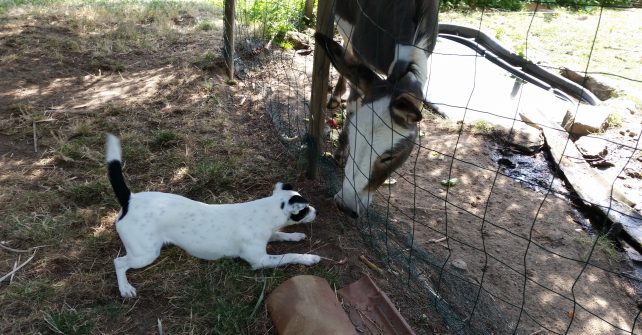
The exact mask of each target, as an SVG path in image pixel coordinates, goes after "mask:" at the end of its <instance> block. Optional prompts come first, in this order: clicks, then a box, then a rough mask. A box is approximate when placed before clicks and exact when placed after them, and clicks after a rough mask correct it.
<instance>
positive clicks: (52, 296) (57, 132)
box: [0, 4, 445, 334]
mask: <svg viewBox="0 0 642 335" xmlns="http://www.w3.org/2000/svg"><path fill="white" fill-rule="evenodd" d="M174 5H175V4H174ZM174 5H171V6H170V7H169V9H168V10H167V11H166V12H164V11H162V10H157V9H155V8H153V7H149V8H147V7H144V6H143V8H142V9H140V8H139V7H138V5H137V4H133V5H132V6H134V7H133V8H130V11H123V12H121V13H120V14H122V16H121V17H119V18H118V19H120V21H118V20H117V19H116V18H115V17H112V16H107V19H105V17H104V16H100V18H101V19H98V20H97V21H92V20H95V19H96V17H95V16H94V14H95V15H98V14H101V13H102V14H104V12H105V9H104V8H102V7H100V6H98V7H95V8H94V7H91V6H90V7H83V6H79V7H73V8H67V10H68V12H65V10H64V8H63V10H60V11H58V10H56V9H55V8H52V9H49V11H48V12H47V14H43V13H41V12H39V10H38V9H37V8H36V9H29V8H26V9H25V8H12V9H11V10H10V11H7V12H6V13H4V14H3V16H2V17H0V34H1V37H2V38H1V39H0V60H1V61H0V77H1V79H0V242H2V243H3V245H7V246H11V247H12V248H16V249H25V250H29V252H27V253H16V252H11V251H7V250H4V249H2V250H0V254H1V255H2V256H1V257H0V273H2V274H5V273H8V272H10V271H11V270H12V269H13V267H14V264H15V263H17V264H20V263H22V262H24V261H25V260H26V259H28V257H30V256H31V255H33V252H34V251H33V250H32V249H30V248H32V247H36V246H42V247H41V248H39V249H37V251H35V256H34V257H33V259H32V260H31V261H30V262H29V263H27V264H26V265H25V266H24V267H23V268H22V269H20V270H19V271H17V272H16V273H15V276H14V277H13V278H12V280H11V281H10V282H9V281H3V282H2V283H0V304H2V306H3V313H2V315H1V316H0V333H3V334H4V333H6V334H9V333H12V334H13V333H46V332H58V331H60V332H64V333H75V334H94V333H105V334H123V333H132V334H133V333H136V334H140V333H157V332H158V323H159V322H160V323H161V324H162V327H163V330H164V331H165V332H166V333H205V332H219V333H237V334H238V333H247V334H257V333H273V332H274V330H273V329H272V326H271V322H270V319H269V315H268V314H267V311H266V309H265V308H264V306H263V302H262V301H261V300H260V297H261V296H264V295H267V294H269V292H270V291H271V290H272V289H273V288H274V287H276V286H277V285H278V284H279V283H281V282H282V281H284V280H286V279H288V278H289V277H291V276H294V275H297V274H315V275H318V276H321V277H324V278H326V279H327V280H328V281H329V282H330V284H331V285H332V286H333V287H337V288H338V287H341V286H343V285H344V284H347V283H350V282H352V281H354V280H356V279H358V278H360V277H361V276H362V275H363V274H364V273H370V270H369V269H368V268H367V267H366V266H365V265H363V264H362V263H361V262H360V261H359V260H358V256H359V255H361V254H368V251H367V249H366V248H365V247H364V246H363V245H362V244H361V243H360V241H361V239H360V237H359V235H358V233H357V232H356V230H355V229H354V226H353V225H352V224H351V223H350V222H346V220H345V218H344V217H343V216H342V215H340V214H339V213H338V212H337V210H336V208H335V206H334V203H333V201H332V200H331V199H330V198H329V197H328V196H327V195H326V194H325V193H324V192H321V191H320V190H322V189H323V187H322V186H321V185H320V184H319V183H317V182H312V181H307V180H305V179H304V178H303V177H302V176H301V174H300V170H299V169H297V166H298V165H297V163H296V162H297V161H299V160H300V157H299V156H297V155H296V154H293V153H292V152H291V151H289V150H288V149H287V148H286V147H285V146H284V145H283V143H282V142H281V141H280V140H279V135H280V134H281V131H280V130H275V128H274V126H273V124H272V122H270V118H269V117H268V116H267V115H266V111H265V108H264V107H263V102H262V100H261V99H257V98H256V94H255V92H254V91H252V90H251V89H250V87H251V86H250V85H249V83H248V84H247V85H245V84H243V83H242V81H241V84H240V85H232V86H230V85H228V84H227V80H226V79H225V78H224V77H223V70H222V68H221V67H220V65H219V64H221V61H220V59H219V56H218V55H219V50H218V49H219V47H220V46H221V45H222V43H220V40H221V37H220V30H218V28H217V27H220V26H221V25H222V23H221V19H220V16H219V13H220V11H219V10H218V9H214V10H211V11H209V10H204V9H203V8H201V7H198V8H174V7H173V6H174ZM168 6H169V5H168ZM107 12H108V13H111V12H109V11H107ZM136 13H138V14H140V15H139V17H137V18H136V20H133V21H132V20H131V17H130V16H131V15H134V14H136ZM163 13H165V14H163ZM167 13H169V14H167ZM111 14H113V13H111ZM164 15H165V16H164ZM98 16H99V15H98ZM203 20H207V21H208V22H212V26H213V27H214V28H213V30H212V29H209V28H208V29H200V28H199V27H201V25H199V22H201V21H203ZM88 22H94V23H93V24H95V25H89V23H88ZM280 69H281V71H283V70H282V69H283V65H281V66H280ZM34 124H35V128H34ZM34 129H35V130H34ZM34 131H35V136H36V139H35V141H36V142H37V152H35V151H34ZM105 132H113V133H116V134H119V135H120V136H121V137H122V142H123V156H124V162H125V175H126V178H127V181H128V183H129V185H130V188H131V189H132V190H134V191H145V190H155V191H165V192H173V193H178V194H182V195H185V196H188V197H190V198H193V199H196V200H200V201H204V202H210V203H226V202H240V201H247V200H250V199H254V198H257V197H262V196H266V195H268V194H269V193H270V192H271V189H272V187H273V185H274V183H275V182H277V181H287V182H290V183H292V184H294V185H296V187H297V189H299V190H300V191H301V193H302V194H303V195H304V196H306V197H308V198H309V199H310V200H311V202H312V203H313V205H314V206H315V207H316V208H317V209H318V210H319V217H318V219H317V221H316V222H314V223H313V224H312V225H309V226H300V227H293V228H292V229H293V230H296V231H302V232H305V233H306V234H307V235H308V236H309V239H308V240H306V241H305V242H302V243H295V244H292V243H276V244H273V245H270V246H269V250H268V252H270V253H283V252H289V251H293V252H294V251H296V252H311V253H316V254H319V255H322V256H323V257H326V258H327V259H325V260H323V261H322V263H321V264H320V265H318V266H315V267H310V268H308V267H302V266H290V267H287V268H282V269H275V270H263V271H252V270H251V269H250V267H249V266H248V265H247V264H245V263H244V262H242V261H240V260H220V261H215V262H205V261H201V260H198V259H196V258H193V257H191V256H189V255H187V254H185V253H184V252H183V251H182V250H180V249H178V248H175V247H168V248H165V249H163V251H162V253H161V256H160V257H159V259H158V260H157V261H156V262H155V263H154V264H152V265H151V266H149V267H147V268H145V269H141V270H134V271H131V273H130V280H131V282H132V283H133V284H134V285H135V286H136V287H137V289H138V292H139V295H140V297H139V298H137V299H135V300H123V299H121V298H120V296H119V294H118V290H117V285H116V278H115V273H114V269H113V263H112V260H113V258H114V257H116V256H117V255H119V254H122V252H123V250H122V246H121V243H120V241H119V238H118V236H117V234H116V231H115V229H114V227H113V222H114V220H115V218H116V214H117V211H118V208H117V203H116V201H115V199H114V197H113V194H112V192H111V190H110V186H109V184H108V182H107V179H106V176H105V172H104V166H103V165H104V164H103V159H104V158H103V146H104V133H105ZM344 258H346V259H347V261H346V262H345V263H343V262H342V263H341V264H337V263H335V261H336V260H341V259H344ZM375 278H376V280H377V282H378V284H379V285H380V286H381V287H382V288H384V289H385V290H386V291H387V292H389V293H390V297H391V299H392V300H393V301H394V302H396V303H397V305H398V306H399V308H400V309H401V310H402V313H404V315H405V316H406V317H408V318H409V319H410V322H411V323H412V324H413V326H414V327H415V328H416V329H417V330H418V332H419V333H431V332H432V331H433V329H436V330H437V331H438V332H440V333H443V332H444V329H445V328H444V326H443V324H441V322H440V319H439V316H438V315H437V314H436V313H435V312H434V311H433V310H431V308H430V307H429V306H424V305H419V306H418V305H416V304H413V303H412V302H411V301H412V300H410V298H408V295H409V293H407V292H405V291H404V290H403V289H401V288H400V286H399V285H398V283H397V281H396V279H395V278H394V276H392V275H389V274H383V275H380V276H377V275H375ZM262 294H264V295H262ZM413 320H414V321H413ZM426 320H430V327H428V326H427V325H426V324H425V322H426ZM417 321H421V323H417Z"/></svg>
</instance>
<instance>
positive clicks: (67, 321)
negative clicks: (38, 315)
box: [44, 308, 95, 335]
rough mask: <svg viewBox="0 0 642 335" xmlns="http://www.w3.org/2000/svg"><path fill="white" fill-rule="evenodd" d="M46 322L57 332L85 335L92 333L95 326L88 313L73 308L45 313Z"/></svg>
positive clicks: (66, 334)
mask: <svg viewBox="0 0 642 335" xmlns="http://www.w3.org/2000/svg"><path fill="white" fill-rule="evenodd" d="M44 319H45V322H47V326H48V327H49V329H50V330H51V331H52V332H54V333H56V334H65V335H84V334H92V331H93V329H94V327H95V325H94V322H93V320H91V319H89V317H88V315H86V313H81V312H78V311H77V310H76V309H73V308H65V309H63V310H60V311H52V312H50V313H45V316H44Z"/></svg>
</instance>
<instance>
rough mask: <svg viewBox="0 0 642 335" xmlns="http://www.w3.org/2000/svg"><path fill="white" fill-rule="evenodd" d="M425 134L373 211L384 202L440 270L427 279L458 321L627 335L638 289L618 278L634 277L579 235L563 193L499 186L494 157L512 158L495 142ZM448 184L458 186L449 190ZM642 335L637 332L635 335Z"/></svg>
mask: <svg viewBox="0 0 642 335" xmlns="http://www.w3.org/2000/svg"><path fill="white" fill-rule="evenodd" d="M423 129H424V131H425V132H426V133H427V135H426V136H425V137H424V138H423V139H422V144H423V145H425V149H422V150H420V151H419V154H418V155H417V153H416V152H415V153H413V155H412V156H411V157H410V159H409V160H408V162H410V164H406V165H404V167H403V168H402V169H401V170H400V171H399V175H398V176H397V177H396V179H397V180H398V183H397V184H395V185H394V186H391V187H390V188H389V189H386V188H384V189H383V190H382V192H380V194H379V201H378V203H379V204H381V205H380V206H382V207H385V206H386V204H385V203H384V201H387V200H388V199H389V200H390V204H391V206H389V207H390V209H389V211H390V217H391V218H392V222H393V224H395V225H398V229H399V230H400V231H402V232H406V233H407V234H410V233H411V232H414V247H415V248H418V249H423V250H425V251H426V252H427V253H428V254H429V255H430V256H431V257H432V259H431V260H432V261H434V262H435V263H436V266H433V267H430V266H426V265H428V264H429V263H428V262H426V263H424V264H425V265H424V268H425V273H424V274H423V275H424V276H427V277H428V278H429V279H428V280H429V281H430V283H432V284H433V285H434V286H435V287H439V288H440V289H439V290H438V292H439V294H441V295H442V296H443V297H444V299H446V300H447V301H449V302H450V303H451V304H453V305H454V306H458V307H456V308H455V309H456V310H457V309H458V310H457V312H459V313H461V315H463V316H466V317H470V315H471V312H472V311H473V310H474V311H475V312H474V314H473V315H472V317H470V318H471V322H472V323H473V325H475V324H476V325H477V326H478V327H481V328H479V329H486V330H487V331H489V332H496V333H500V334H503V333H508V332H512V331H513V330H514V329H515V327H517V328H516V329H517V332H518V333H520V334H531V333H533V332H537V331H542V332H543V333H548V332H550V333H564V332H565V331H567V329H568V333H570V334H619V333H622V334H624V333H629V332H631V331H632V328H633V322H634V321H635V319H636V316H637V314H638V312H639V308H638V305H637V304H638V303H639V295H638V294H639V292H636V290H635V285H636V284H638V285H639V280H637V281H636V280H631V279H629V278H626V277H622V276H621V274H627V273H631V268H630V267H629V261H628V258H627V257H626V255H625V254H622V253H620V252H618V251H617V250H616V248H615V246H614V245H612V244H610V243H609V242H607V240H602V239H598V240H597V242H595V241H596V239H595V238H594V237H591V236H590V235H588V234H587V232H586V231H585V230H584V229H582V226H583V225H584V226H585V224H586V222H585V220H586V219H585V217H584V216H583V215H582V214H581V213H580V212H578V209H577V208H575V207H574V206H573V204H572V203H571V202H570V201H569V195H568V192H564V191H562V192H560V194H555V193H553V194H547V192H546V190H547V189H548V187H542V186H548V185H537V184H528V183H525V182H520V181H518V180H516V179H514V178H511V177H508V176H505V175H508V173H507V167H505V166H502V165H500V164H498V163H497V158H496V157H497V156H498V153H500V152H501V153H503V154H499V156H500V157H501V156H503V157H511V155H512V154H511V153H510V150H507V149H509V148H507V147H505V146H503V145H501V144H498V142H497V139H496V138H493V137H492V136H488V135H474V134H470V133H466V132H464V133H463V134H462V135H461V136H459V135H458V134H457V133H456V132H453V131H452V128H449V127H442V126H439V125H435V124H425V125H424V128H423ZM500 143H501V142H500ZM455 148H456V154H454V157H455V162H454V163H452V170H451V159H450V157H452V156H453V153H455ZM515 155H516V154H515ZM539 155H542V154H541V153H540V154H539ZM540 159H542V158H541V157H540ZM498 172H501V173H502V174H504V175H502V174H499V173H498ZM448 178H457V179H458V181H459V183H458V184H457V185H456V186H454V187H451V188H448V189H447V188H446V187H444V186H443V185H442V180H446V179H448ZM556 178H559V176H558V177H556ZM546 183H547V184H550V183H551V179H548V181H547V182H546ZM559 189H560V188H553V190H559ZM562 190H563V189H562ZM564 193H566V194H564ZM408 194H412V195H413V196H412V197H409V196H408ZM412 218H414V220H412ZM585 227H586V226H585ZM402 244H403V243H402ZM417 255H419V253H417ZM418 263H420V262H418ZM442 267H443V269H442ZM453 276H454V277H456V278H457V280H452V278H453ZM480 287H481V290H480ZM480 292H481V294H480V295H479V298H478V299H476V298H475V297H477V295H478V294H479V293H480ZM475 300H477V302H475ZM475 305H477V306H476V307H473V306H475ZM520 311H523V313H522V315H521V319H520V316H519V314H520ZM518 320H519V325H518V326H517V324H518ZM641 331H642V330H640V327H639V325H637V326H636V327H635V330H633V333H636V334H638V333H640V332H641Z"/></svg>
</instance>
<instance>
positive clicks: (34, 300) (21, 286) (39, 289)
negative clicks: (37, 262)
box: [0, 278, 56, 305]
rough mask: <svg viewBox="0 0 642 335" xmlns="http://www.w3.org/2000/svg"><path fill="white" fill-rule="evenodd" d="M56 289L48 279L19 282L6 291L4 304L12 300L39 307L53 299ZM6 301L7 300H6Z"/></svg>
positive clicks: (12, 284) (0, 299)
mask: <svg viewBox="0 0 642 335" xmlns="http://www.w3.org/2000/svg"><path fill="white" fill-rule="evenodd" d="M55 294H56V289H55V288H54V286H53V282H51V281H50V280H49V279H48V278H34V279H31V280H17V281H15V282H13V283H11V285H9V286H8V287H7V288H6V290H5V296H4V298H0V301H3V300H4V303H9V301H10V300H14V299H20V300H22V301H25V302H27V303H29V304H35V305H39V304H40V303H42V302H43V301H46V300H47V299H49V298H51V297H53V296H54V295H55ZM5 299H6V300H5Z"/></svg>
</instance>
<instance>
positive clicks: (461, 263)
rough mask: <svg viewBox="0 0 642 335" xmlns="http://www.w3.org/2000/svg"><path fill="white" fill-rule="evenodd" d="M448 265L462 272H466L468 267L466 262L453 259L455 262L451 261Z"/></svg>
mask: <svg viewBox="0 0 642 335" xmlns="http://www.w3.org/2000/svg"><path fill="white" fill-rule="evenodd" d="M450 264H451V265H452V266H453V267H454V268H455V269H459V270H462V271H466V270H468V265H467V264H466V262H464V261H463V260H461V259H455V260H453V261H452V262H451V263H450Z"/></svg>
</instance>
